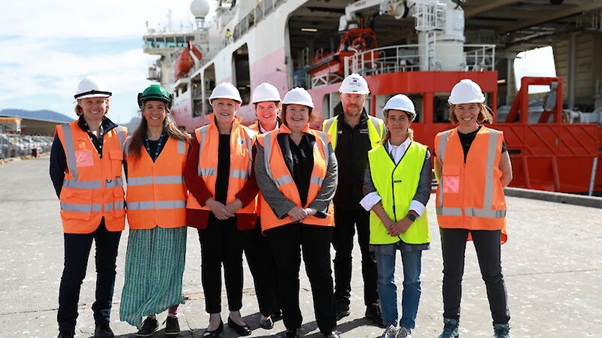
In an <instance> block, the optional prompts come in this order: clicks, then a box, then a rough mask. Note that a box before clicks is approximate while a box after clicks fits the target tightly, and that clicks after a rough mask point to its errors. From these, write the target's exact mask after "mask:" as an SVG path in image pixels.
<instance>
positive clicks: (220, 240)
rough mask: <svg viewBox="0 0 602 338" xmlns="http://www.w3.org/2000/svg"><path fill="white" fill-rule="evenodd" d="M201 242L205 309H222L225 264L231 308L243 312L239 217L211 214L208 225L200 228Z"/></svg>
mask: <svg viewBox="0 0 602 338" xmlns="http://www.w3.org/2000/svg"><path fill="white" fill-rule="evenodd" d="M199 241H200V242H201V259H202V264H201V283H202V284H203V291H204V292H205V311H207V313H218V312H221V306H222V305H221V304H222V303H221V302H222V263H223V264H224V279H225V282H226V283H225V284H226V293H227V295H228V308H229V310H230V311H239V310H240V309H241V308H242V287H243V271H242V252H243V248H244V234H243V232H242V231H240V230H238V229H237V228H236V216H235V217H232V218H229V219H227V220H224V221H222V220H218V219H217V218H215V215H213V213H210V214H209V220H208V224H207V228H205V229H202V230H201V229H199Z"/></svg>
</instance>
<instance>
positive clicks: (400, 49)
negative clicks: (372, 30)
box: [344, 43, 495, 76]
mask: <svg viewBox="0 0 602 338" xmlns="http://www.w3.org/2000/svg"><path fill="white" fill-rule="evenodd" d="M429 46H431V45H430V44H429V45H420V44H413V45H398V46H387V47H381V48H375V49H370V50H367V51H364V52H359V53H356V54H354V55H352V56H350V57H346V58H345V64H344V65H345V76H347V75H349V74H351V73H358V74H360V75H364V76H365V75H375V74H385V73H398V72H411V71H419V70H441V69H440V66H439V67H437V66H436V65H438V64H440V63H439V62H437V60H438V58H437V55H436V50H437V49H436V48H429ZM437 46H441V47H443V46H446V44H443V43H439V44H437ZM429 51H430V52H429ZM425 58H426V61H429V62H425V63H424V64H423V61H424V59H425ZM433 60H434V61H435V62H430V61H433ZM463 60H464V62H462V63H461V64H459V65H458V66H457V69H456V70H458V71H488V70H494V66H495V45H464V55H463ZM425 64H426V65H428V67H429V69H424V65H425ZM431 65H433V66H432V68H433V69H430V68H431ZM421 67H422V68H421Z"/></svg>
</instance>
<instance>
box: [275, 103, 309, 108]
mask: <svg viewBox="0 0 602 338" xmlns="http://www.w3.org/2000/svg"><path fill="white" fill-rule="evenodd" d="M282 104H286V105H289V106H290V105H291V104H296V105H298V106H305V107H309V108H311V109H313V108H314V105H313V104H312V105H311V106H310V105H309V104H307V102H286V103H284V102H283V103H282Z"/></svg>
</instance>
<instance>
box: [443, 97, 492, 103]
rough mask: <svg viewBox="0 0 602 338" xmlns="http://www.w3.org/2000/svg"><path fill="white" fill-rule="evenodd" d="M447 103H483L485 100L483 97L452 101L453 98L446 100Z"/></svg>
mask: <svg viewBox="0 0 602 338" xmlns="http://www.w3.org/2000/svg"><path fill="white" fill-rule="evenodd" d="M448 102H449V103H451V104H463V103H484V102H485V98H483V99H472V100H458V101H455V102H454V101H453V100H448Z"/></svg>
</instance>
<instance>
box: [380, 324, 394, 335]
mask: <svg viewBox="0 0 602 338" xmlns="http://www.w3.org/2000/svg"><path fill="white" fill-rule="evenodd" d="M396 336H397V327H395V326H394V325H389V327H387V329H386V330H385V332H384V333H383V334H382V336H380V337H381V338H395V337H396Z"/></svg>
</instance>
